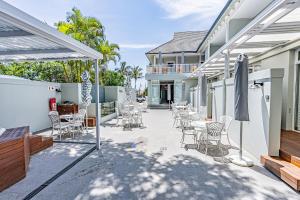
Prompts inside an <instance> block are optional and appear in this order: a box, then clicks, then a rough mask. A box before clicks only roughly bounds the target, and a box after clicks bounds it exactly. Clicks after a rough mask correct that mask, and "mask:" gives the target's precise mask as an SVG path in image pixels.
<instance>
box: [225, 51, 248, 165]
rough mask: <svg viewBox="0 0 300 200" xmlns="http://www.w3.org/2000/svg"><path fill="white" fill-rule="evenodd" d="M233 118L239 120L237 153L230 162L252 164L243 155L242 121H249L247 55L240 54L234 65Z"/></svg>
mask: <svg viewBox="0 0 300 200" xmlns="http://www.w3.org/2000/svg"><path fill="white" fill-rule="evenodd" d="M234 72H235V73H234V119H235V120H237V121H240V150H239V155H238V156H237V155H234V156H231V157H230V160H231V162H232V163H234V164H236V165H240V166H244V167H247V166H252V165H253V162H252V161H251V160H250V159H249V158H246V157H244V156H243V146H242V144H243V122H244V121H249V111H248V56H247V55H245V54H240V55H239V56H238V58H237V60H236V61H235V67H234Z"/></svg>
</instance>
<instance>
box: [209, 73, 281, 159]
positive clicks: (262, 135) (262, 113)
mask: <svg viewBox="0 0 300 200" xmlns="http://www.w3.org/2000/svg"><path fill="white" fill-rule="evenodd" d="M283 73H284V70H283V69H268V70H263V71H259V72H255V73H252V74H250V75H249V86H250V85H251V84H252V83H253V81H254V80H259V81H263V82H264V86H263V87H262V88H258V89H249V115H250V121H249V122H244V128H243V148H244V149H245V150H246V151H248V152H249V153H251V154H252V155H254V156H255V157H256V158H257V159H259V158H260V156H261V155H271V156H278V154H279V148H280V133H281V126H280V121H281V105H282V77H283ZM233 81H234V80H233V79H228V80H227V81H226V85H227V90H226V92H227V96H226V97H227V99H226V101H227V104H226V106H227V115H229V116H232V117H234V85H233ZM212 87H213V88H215V89H214V92H213V113H212V117H213V119H214V120H218V119H219V118H220V116H221V115H222V81H220V82H216V83H213V84H212ZM268 97H269V100H267V98H268ZM239 128H240V127H239V122H238V121H235V120H234V121H233V122H232V124H231V126H230V128H229V137H230V139H232V140H233V141H234V142H235V143H236V144H239Z"/></svg>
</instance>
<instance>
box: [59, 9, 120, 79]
mask: <svg viewBox="0 0 300 200" xmlns="http://www.w3.org/2000/svg"><path fill="white" fill-rule="evenodd" d="M56 26H57V29H58V30H59V31H61V32H63V33H65V34H67V35H70V36H71V37H73V38H74V39H76V40H79V41H80V42H82V43H84V44H86V45H88V46H89V47H91V48H93V49H95V50H97V51H99V52H101V53H102V54H103V59H102V60H101V61H100V63H99V64H100V65H101V66H103V67H106V66H107V64H108V62H110V61H113V62H114V63H116V62H117V61H118V60H119V59H120V54H119V52H118V51H119V46H118V45H117V44H114V43H109V41H107V40H106V39H105V34H104V26H103V25H102V24H101V22H100V21H99V20H97V19H96V18H94V17H86V16H83V15H82V13H81V11H80V10H79V9H77V8H73V9H72V12H69V13H68V14H67V19H66V21H60V22H58V23H56ZM92 64H93V63H92V62H91V61H86V62H83V61H69V62H68V63H67V65H64V68H65V69H64V72H65V74H66V77H68V78H69V79H70V80H71V81H72V82H81V78H80V75H81V73H82V72H83V71H84V70H87V71H89V72H90V74H94V73H91V72H92V71H93V68H92ZM101 75H103V71H102V72H100V76H101ZM91 78H92V80H93V78H94V76H92V77H91Z"/></svg>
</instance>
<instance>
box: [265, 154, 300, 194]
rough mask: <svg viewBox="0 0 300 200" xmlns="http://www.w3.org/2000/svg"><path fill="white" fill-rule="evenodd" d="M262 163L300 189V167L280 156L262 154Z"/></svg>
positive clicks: (293, 186) (296, 188)
mask: <svg viewBox="0 0 300 200" xmlns="http://www.w3.org/2000/svg"><path fill="white" fill-rule="evenodd" d="M261 163H262V165H263V166H264V167H265V168H267V169H268V170H270V171H271V172H272V173H274V174H275V175H277V176H278V177H279V178H281V179H282V180H283V181H284V182H286V183H287V184H288V185H290V186H291V187H292V188H294V189H295V190H297V191H300V168H299V167H297V166H296V165H293V164H292V163H290V162H288V161H286V160H284V159H282V158H280V157H271V156H261Z"/></svg>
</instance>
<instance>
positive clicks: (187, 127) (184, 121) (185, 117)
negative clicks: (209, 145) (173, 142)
mask: <svg viewBox="0 0 300 200" xmlns="http://www.w3.org/2000/svg"><path fill="white" fill-rule="evenodd" d="M179 115H180V128H181V131H182V137H181V144H183V143H184V141H185V137H186V136H192V137H193V140H194V143H195V144H197V138H198V137H197V136H198V134H197V132H195V131H194V128H193V127H192V126H191V117H190V115H189V113H188V111H182V112H181V113H180V114H179Z"/></svg>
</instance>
